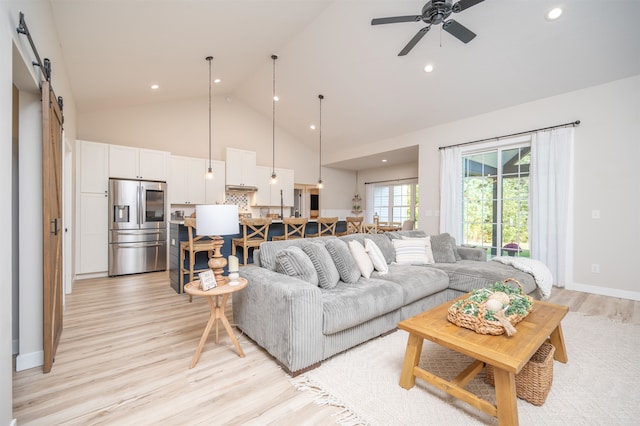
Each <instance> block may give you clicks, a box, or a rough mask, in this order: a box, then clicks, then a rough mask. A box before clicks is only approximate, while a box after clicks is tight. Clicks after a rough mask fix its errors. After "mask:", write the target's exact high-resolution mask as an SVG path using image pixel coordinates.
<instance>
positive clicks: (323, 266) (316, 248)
mask: <svg viewBox="0 0 640 426" xmlns="http://www.w3.org/2000/svg"><path fill="white" fill-rule="evenodd" d="M302 251H304V252H305V253H306V254H307V256H309V259H310V260H311V263H313V267H314V269H315V270H316V273H317V274H318V286H319V287H320V288H327V289H329V288H334V287H335V286H336V284H338V281H339V280H340V274H339V273H338V270H337V269H336V265H334V264H333V260H332V259H331V255H330V254H329V252H328V251H327V249H326V248H325V246H324V245H322V244H316V243H309V244H307V245H305V246H304V247H302Z"/></svg>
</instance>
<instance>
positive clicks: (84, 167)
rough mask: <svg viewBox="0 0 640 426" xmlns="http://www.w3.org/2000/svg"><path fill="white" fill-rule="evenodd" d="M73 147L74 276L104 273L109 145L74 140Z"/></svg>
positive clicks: (106, 258) (106, 238) (106, 255)
mask: <svg viewBox="0 0 640 426" xmlns="http://www.w3.org/2000/svg"><path fill="white" fill-rule="evenodd" d="M76 148H77V152H78V156H77V157H76V161H77V162H76V171H77V173H76V188H78V189H79V190H78V193H77V198H76V206H77V212H78V214H77V215H76V221H77V229H78V232H77V233H76V253H77V258H76V274H96V273H106V271H107V269H108V263H109V262H108V261H109V259H108V254H107V249H108V242H109V235H108V228H109V223H108V219H109V217H108V214H109V212H108V209H109V206H108V204H109V198H108V189H109V144H104V143H98V142H90V141H78V142H77V144H76Z"/></svg>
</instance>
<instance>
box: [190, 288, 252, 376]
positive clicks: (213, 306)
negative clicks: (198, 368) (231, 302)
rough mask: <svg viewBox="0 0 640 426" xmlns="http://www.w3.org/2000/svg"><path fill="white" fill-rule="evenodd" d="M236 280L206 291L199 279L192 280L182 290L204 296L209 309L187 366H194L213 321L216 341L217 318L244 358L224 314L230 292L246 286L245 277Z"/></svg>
mask: <svg viewBox="0 0 640 426" xmlns="http://www.w3.org/2000/svg"><path fill="white" fill-rule="evenodd" d="M238 281H239V283H238V285H233V286H232V285H229V284H225V285H219V286H217V287H214V288H212V289H209V290H207V291H203V290H202V289H201V288H200V280H195V281H192V282H190V283H189V284H187V285H186V286H185V287H184V290H185V291H186V292H187V293H188V294H190V295H193V296H203V297H206V298H207V302H208V303H209V310H210V311H211V314H210V316H209V321H208V322H207V326H206V327H205V329H204V333H202V337H201V338H200V343H199V344H198V348H197V349H196V353H195V355H194V356H193V361H191V367H189V368H193V367H195V365H196V364H197V363H198V359H199V358H200V353H201V352H202V348H203V347H204V344H205V342H206V341H207V337H209V332H210V331H211V327H213V325H214V323H215V325H216V344H217V343H218V320H220V321H221V322H222V325H223V326H224V328H225V330H226V331H227V334H228V335H229V337H230V338H231V342H233V346H235V347H236V351H238V355H239V356H240V357H241V358H244V352H242V348H241V347H240V343H238V339H236V336H235V335H234V334H233V330H232V329H231V324H229V320H228V319H227V317H226V315H225V314H224V309H225V306H226V304H227V300H228V299H229V296H230V295H231V293H235V292H236V291H240V290H242V289H243V288H245V287H246V286H247V280H246V279H245V278H238ZM226 282H227V283H228V282H229V278H226Z"/></svg>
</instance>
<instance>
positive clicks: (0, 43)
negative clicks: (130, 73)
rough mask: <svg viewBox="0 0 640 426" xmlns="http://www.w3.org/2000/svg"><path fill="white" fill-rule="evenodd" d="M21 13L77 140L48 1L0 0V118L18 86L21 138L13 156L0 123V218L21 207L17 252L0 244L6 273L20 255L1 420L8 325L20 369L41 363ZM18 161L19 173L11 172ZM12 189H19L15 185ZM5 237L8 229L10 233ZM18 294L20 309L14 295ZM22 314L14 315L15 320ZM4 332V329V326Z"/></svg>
mask: <svg viewBox="0 0 640 426" xmlns="http://www.w3.org/2000/svg"><path fill="white" fill-rule="evenodd" d="M20 11H22V12H24V14H25V20H26V22H27V25H28V27H29V31H30V33H31V35H32V38H33V40H34V43H35V45H36V48H37V49H38V52H39V54H40V57H41V58H42V59H44V58H48V59H50V60H51V64H52V70H53V71H52V79H51V81H52V86H53V88H54V89H55V92H56V95H57V96H62V97H63V98H64V115H65V132H66V134H67V136H68V137H69V138H72V139H75V137H76V131H75V122H76V117H75V102H74V99H73V96H72V94H71V90H70V86H69V81H68V78H67V74H66V69H65V64H64V60H63V57H62V52H61V50H60V45H59V42H58V40H57V33H56V29H55V25H54V23H53V19H52V14H51V7H50V3H49V1H47V0H33V1H25V0H23V1H17V0H12V1H2V2H0V16H2V17H1V18H0V58H1V59H0V122H2V123H7V124H8V123H11V122H12V117H13V113H12V109H11V103H12V93H11V87H12V84H15V85H16V87H18V89H19V92H20V93H19V98H20V108H19V118H20V123H19V127H20V139H19V141H18V152H19V155H18V158H17V159H15V158H14V159H12V155H11V154H12V131H11V126H0V186H1V187H2V190H0V197H1V202H0V205H2V206H3V207H2V209H0V220H1V221H2V222H1V223H5V224H10V223H15V221H14V222H12V221H13V220H14V218H13V217H12V216H11V215H12V214H13V215H14V216H15V213H12V212H15V211H16V204H18V208H17V211H18V216H19V221H18V223H19V233H18V237H17V238H18V242H19V244H18V252H19V253H21V255H20V256H19V255H18V252H15V251H14V250H13V249H12V248H13V247H14V246H15V245H16V241H15V237H14V238H13V239H12V238H5V239H3V240H2V243H0V269H2V270H3V271H11V270H12V268H11V265H12V264H14V263H15V261H16V258H17V259H18V272H17V275H18V276H17V286H16V288H13V286H12V283H11V281H12V280H15V279H16V275H15V274H13V276H12V274H9V273H7V274H3V276H2V278H1V281H0V290H1V291H2V294H3V295H4V297H3V298H2V301H1V302H0V304H1V306H0V425H8V424H10V422H11V412H12V373H11V370H12V350H11V346H12V345H11V338H12V336H11V328H12V325H15V323H16V322H17V323H18V327H19V339H20V340H19V344H18V346H19V352H20V353H19V354H18V357H17V359H16V364H17V366H18V368H31V367H35V366H38V365H41V364H42V361H41V354H42V273H41V271H42V269H41V268H42V266H41V263H42V261H41V259H42V229H41V228H42V226H41V223H42V215H41V214H39V212H41V205H42V190H41V185H42V175H41V170H42V162H41V160H40V158H41V144H42V142H41V140H42V138H41V121H42V120H41V114H40V113H39V108H40V99H39V95H37V93H38V82H39V71H38V70H37V69H35V68H34V67H33V65H32V61H34V60H35V56H34V55H33V53H32V50H31V47H30V46H29V42H28V40H27V38H26V36H24V35H19V34H18V33H17V31H16V28H17V27H18V19H19V12H20ZM16 161H17V163H18V164H19V167H18V169H19V172H18V173H16ZM16 176H17V179H18V182H17V187H18V188H19V191H18V192H19V194H16V191H15V190H14V189H13V188H15V187H16ZM8 235H9V234H8ZM16 291H17V292H18V294H19V297H18V305H19V307H18V306H15V305H14V304H13V303H12V299H13V297H12V294H13V293H14V292H16ZM18 313H19V317H18ZM6 330H8V331H7V332H6V333H5V331H6Z"/></svg>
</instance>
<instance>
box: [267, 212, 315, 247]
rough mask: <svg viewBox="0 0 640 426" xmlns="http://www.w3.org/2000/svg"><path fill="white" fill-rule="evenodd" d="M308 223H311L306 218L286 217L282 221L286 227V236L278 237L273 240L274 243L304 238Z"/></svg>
mask: <svg viewBox="0 0 640 426" xmlns="http://www.w3.org/2000/svg"><path fill="white" fill-rule="evenodd" d="M307 222H309V219H307V218H306V217H285V218H284V220H283V221H282V223H283V225H284V235H276V236H275V237H272V238H271V239H272V240H274V241H279V240H293V239H296V238H304V233H305V230H306V228H307Z"/></svg>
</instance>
